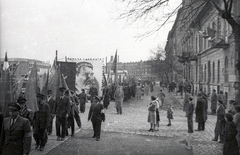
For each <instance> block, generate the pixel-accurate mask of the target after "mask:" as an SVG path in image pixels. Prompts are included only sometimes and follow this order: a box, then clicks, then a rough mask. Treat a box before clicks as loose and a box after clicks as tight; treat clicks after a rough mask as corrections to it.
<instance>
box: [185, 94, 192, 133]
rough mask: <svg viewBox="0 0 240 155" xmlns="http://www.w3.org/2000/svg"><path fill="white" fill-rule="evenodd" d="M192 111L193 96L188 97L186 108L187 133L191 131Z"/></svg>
mask: <svg viewBox="0 0 240 155" xmlns="http://www.w3.org/2000/svg"><path fill="white" fill-rule="evenodd" d="M193 111H194V105H193V98H192V97H189V105H188V109H187V111H186V112H187V123H188V133H193Z"/></svg>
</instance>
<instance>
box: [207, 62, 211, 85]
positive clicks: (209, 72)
mask: <svg viewBox="0 0 240 155" xmlns="http://www.w3.org/2000/svg"><path fill="white" fill-rule="evenodd" d="M210 81H211V62H210V61H208V83H210Z"/></svg>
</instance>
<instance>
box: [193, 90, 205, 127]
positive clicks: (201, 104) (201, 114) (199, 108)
mask: <svg viewBox="0 0 240 155" xmlns="http://www.w3.org/2000/svg"><path fill="white" fill-rule="evenodd" d="M205 104H206V102H205V100H204V99H203V98H202V93H198V99H197V105H196V110H195V113H196V122H197V123H198V129H197V130H195V131H204V130H205V122H206V114H205V113H206V105H205Z"/></svg>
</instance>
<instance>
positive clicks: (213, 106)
mask: <svg viewBox="0 0 240 155" xmlns="http://www.w3.org/2000/svg"><path fill="white" fill-rule="evenodd" d="M211 110H212V115H214V114H216V110H217V93H216V90H215V89H213V91H212V95H211Z"/></svg>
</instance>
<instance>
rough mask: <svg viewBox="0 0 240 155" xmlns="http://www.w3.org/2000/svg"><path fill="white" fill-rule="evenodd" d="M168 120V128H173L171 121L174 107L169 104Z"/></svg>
mask: <svg viewBox="0 0 240 155" xmlns="http://www.w3.org/2000/svg"><path fill="white" fill-rule="evenodd" d="M167 118H168V125H167V126H171V125H172V124H171V119H173V109H172V105H171V104H169V105H168V109H167Z"/></svg>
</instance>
